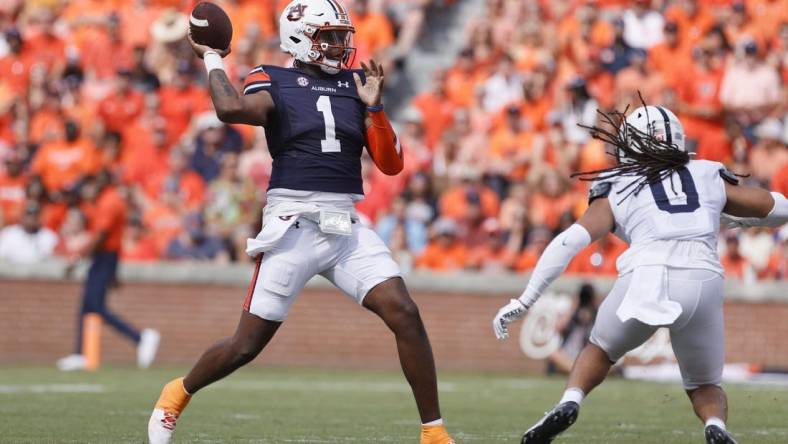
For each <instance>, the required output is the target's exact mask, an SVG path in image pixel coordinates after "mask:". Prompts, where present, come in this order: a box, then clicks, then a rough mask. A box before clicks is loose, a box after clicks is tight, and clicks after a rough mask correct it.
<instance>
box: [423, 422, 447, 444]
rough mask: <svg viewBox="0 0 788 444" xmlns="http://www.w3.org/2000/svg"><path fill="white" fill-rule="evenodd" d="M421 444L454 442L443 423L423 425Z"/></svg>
mask: <svg viewBox="0 0 788 444" xmlns="http://www.w3.org/2000/svg"><path fill="white" fill-rule="evenodd" d="M421 444H454V440H453V439H451V436H449V432H447V431H446V427H444V425H443V424H441V425H434V426H426V425H422V426H421Z"/></svg>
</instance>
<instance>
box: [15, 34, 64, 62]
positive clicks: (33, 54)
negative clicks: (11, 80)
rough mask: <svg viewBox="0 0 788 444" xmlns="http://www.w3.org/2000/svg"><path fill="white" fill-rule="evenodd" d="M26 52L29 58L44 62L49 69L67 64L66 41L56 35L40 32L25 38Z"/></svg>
mask: <svg viewBox="0 0 788 444" xmlns="http://www.w3.org/2000/svg"><path fill="white" fill-rule="evenodd" d="M25 52H26V53H27V54H26V55H27V56H28V57H30V58H29V60H35V63H42V64H43V65H44V66H46V68H47V70H52V69H53V68H55V67H58V66H65V62H66V43H65V42H64V41H63V40H61V39H60V38H58V37H56V36H51V35H47V34H38V35H34V36H32V37H27V38H26V39H25Z"/></svg>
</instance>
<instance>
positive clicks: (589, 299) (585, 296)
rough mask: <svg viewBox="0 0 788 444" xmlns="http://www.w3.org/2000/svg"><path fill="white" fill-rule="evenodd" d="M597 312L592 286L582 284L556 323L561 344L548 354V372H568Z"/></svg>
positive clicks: (586, 339) (584, 343) (585, 342)
mask: <svg viewBox="0 0 788 444" xmlns="http://www.w3.org/2000/svg"><path fill="white" fill-rule="evenodd" d="M596 313H597V301H596V295H595V294H594V286H593V285H591V284H583V285H582V286H581V287H580V291H579V292H578V293H577V298H574V299H573V300H572V307H571V308H570V309H569V311H567V312H566V313H565V314H564V315H563V316H562V317H561V319H559V320H558V322H557V324H556V330H557V331H558V333H559V334H560V335H561V346H560V347H559V348H558V349H557V350H556V351H554V352H553V353H551V354H550V356H548V358H547V361H548V367H547V372H548V373H561V374H569V372H570V371H571V370H572V365H573V364H574V362H575V358H577V355H579V354H580V351H581V350H583V347H585V345H586V344H587V343H588V338H589V337H591V328H592V327H593V326H594V321H595V320H596Z"/></svg>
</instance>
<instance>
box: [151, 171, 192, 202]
mask: <svg viewBox="0 0 788 444" xmlns="http://www.w3.org/2000/svg"><path fill="white" fill-rule="evenodd" d="M167 180H178V185H177V190H178V194H179V195H180V198H181V199H182V200H183V203H184V204H185V205H186V207H187V208H189V209H196V208H198V207H199V206H200V205H202V203H203V202H204V201H205V181H204V180H203V179H202V177H200V175H199V174H197V173H195V172H194V171H189V170H187V171H185V172H183V173H182V174H181V175H180V177H177V176H176V175H175V173H171V172H170V171H168V170H162V172H161V173H159V174H157V175H156V176H149V177H148V178H147V179H146V180H145V181H144V182H143V189H144V190H145V193H147V194H148V196H150V197H151V198H152V199H158V198H159V197H160V196H161V193H162V190H163V189H164V185H165V182H166V181H167Z"/></svg>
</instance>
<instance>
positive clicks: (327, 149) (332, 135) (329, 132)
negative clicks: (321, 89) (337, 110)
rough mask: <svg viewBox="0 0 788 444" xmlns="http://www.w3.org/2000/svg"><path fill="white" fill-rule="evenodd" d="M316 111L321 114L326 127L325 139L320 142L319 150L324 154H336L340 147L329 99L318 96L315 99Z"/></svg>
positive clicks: (340, 149)
mask: <svg viewBox="0 0 788 444" xmlns="http://www.w3.org/2000/svg"><path fill="white" fill-rule="evenodd" d="M317 110H318V111H320V112H321V113H322V114H323V123H324V124H325V126H326V138H325V139H323V140H321V141H320V148H321V150H322V151H323V152H324V153H338V152H340V151H342V146H341V145H340V144H339V139H337V127H336V122H335V121H334V112H333V111H331V97H329V96H320V97H319V98H318V99H317Z"/></svg>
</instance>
